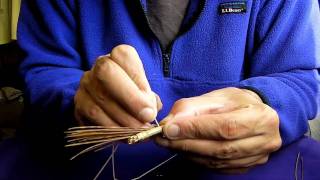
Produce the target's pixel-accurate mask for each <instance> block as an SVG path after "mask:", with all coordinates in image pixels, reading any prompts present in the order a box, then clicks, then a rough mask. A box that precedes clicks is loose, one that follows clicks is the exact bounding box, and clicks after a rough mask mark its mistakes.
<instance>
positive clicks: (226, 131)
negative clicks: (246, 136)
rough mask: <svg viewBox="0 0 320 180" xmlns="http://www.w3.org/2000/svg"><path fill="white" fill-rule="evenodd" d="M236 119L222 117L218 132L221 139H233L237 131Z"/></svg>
mask: <svg viewBox="0 0 320 180" xmlns="http://www.w3.org/2000/svg"><path fill="white" fill-rule="evenodd" d="M237 126H238V125H237V120H236V119H228V118H226V119H222V120H221V126H220V131H219V134H220V136H221V137H222V138H223V139H227V140H231V139H234V138H235V137H236V135H237V133H238V127H237Z"/></svg>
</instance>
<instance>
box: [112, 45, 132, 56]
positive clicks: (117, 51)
mask: <svg viewBox="0 0 320 180" xmlns="http://www.w3.org/2000/svg"><path fill="white" fill-rule="evenodd" d="M132 52H136V50H135V48H134V47H132V46H130V45H127V44H121V45H118V46H116V47H115V48H113V49H112V51H111V56H112V57H114V56H117V57H129V56H130V55H131V54H132Z"/></svg>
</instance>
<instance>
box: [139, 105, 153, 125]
mask: <svg viewBox="0 0 320 180" xmlns="http://www.w3.org/2000/svg"><path fill="white" fill-rule="evenodd" d="M139 118H140V119H141V120H142V121H145V122H150V121H153V119H154V118H155V117H154V110H153V109H151V108H144V109H142V110H141V111H140V112H139Z"/></svg>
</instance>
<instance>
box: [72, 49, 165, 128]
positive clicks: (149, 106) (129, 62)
mask: <svg viewBox="0 0 320 180" xmlns="http://www.w3.org/2000/svg"><path fill="white" fill-rule="evenodd" d="M74 103H75V118H76V119H77V120H78V121H79V123H80V124H81V125H83V124H86V123H88V122H89V124H94V125H101V126H107V127H111V126H126V127H141V126H143V125H145V124H146V123H148V122H151V121H153V120H154V119H155V118H156V116H157V112H158V110H159V109H161V108H162V104H161V101H160V98H159V97H158V96H157V95H156V94H155V93H154V92H153V91H152V90H151V88H150V86H149V83H148V80H147V78H146V76H145V72H144V68H143V65H142V62H141V60H140V58H139V55H138V53H137V51H136V50H135V49H134V48H133V47H131V46H129V45H119V46H117V47H115V48H114V49H113V50H112V51H111V53H110V54H108V55H105V56H100V57H99V58H98V59H97V61H96V63H95V65H94V66H93V67H92V69H91V70H90V71H87V72H85V73H84V75H83V77H82V79H81V81H80V87H79V89H78V90H77V92H76V95H75V97H74Z"/></svg>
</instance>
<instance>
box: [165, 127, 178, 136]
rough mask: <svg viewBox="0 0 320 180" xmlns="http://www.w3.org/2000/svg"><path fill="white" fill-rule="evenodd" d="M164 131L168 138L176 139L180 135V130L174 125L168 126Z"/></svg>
mask: <svg viewBox="0 0 320 180" xmlns="http://www.w3.org/2000/svg"><path fill="white" fill-rule="evenodd" d="M165 130H166V133H165V134H166V136H167V137H168V138H177V137H178V136H179V134H180V128H179V126H178V125H176V124H170V125H168V127H167V128H166V129H165Z"/></svg>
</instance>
